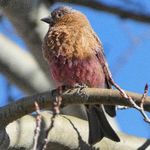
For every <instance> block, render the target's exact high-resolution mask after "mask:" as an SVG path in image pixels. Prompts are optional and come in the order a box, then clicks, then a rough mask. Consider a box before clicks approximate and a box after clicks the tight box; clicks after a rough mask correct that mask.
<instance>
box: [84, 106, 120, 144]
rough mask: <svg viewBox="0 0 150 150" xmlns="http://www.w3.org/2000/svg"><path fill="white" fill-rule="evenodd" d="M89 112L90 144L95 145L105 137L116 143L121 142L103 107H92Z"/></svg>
mask: <svg viewBox="0 0 150 150" xmlns="http://www.w3.org/2000/svg"><path fill="white" fill-rule="evenodd" d="M87 111H88V120H89V144H91V145H93V144H95V143H96V142H98V141H100V140H101V139H102V138H103V137H107V138H109V139H111V140H113V141H116V142H119V141H120V139H119V137H118V135H117V134H116V133H115V131H114V130H113V129H112V127H111V126H110V124H109V122H108V120H107V118H106V116H105V114H104V111H103V109H102V106H100V107H96V106H90V107H89V108H88V110H87Z"/></svg>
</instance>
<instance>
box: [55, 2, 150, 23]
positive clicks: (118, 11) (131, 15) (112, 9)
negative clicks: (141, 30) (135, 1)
mask: <svg viewBox="0 0 150 150" xmlns="http://www.w3.org/2000/svg"><path fill="white" fill-rule="evenodd" d="M56 1H57V2H67V3H72V4H79V5H82V6H87V7H90V8H93V9H95V10H99V11H104V12H107V13H111V14H114V15H116V16H118V17H120V18H122V19H132V20H135V21H140V22H145V23H150V15H146V14H144V13H143V14H142V13H138V12H135V11H129V10H125V9H123V8H120V7H116V6H110V5H107V4H105V3H103V2H101V1H96V0H92V1H91V0H69V1H65V0H56Z"/></svg>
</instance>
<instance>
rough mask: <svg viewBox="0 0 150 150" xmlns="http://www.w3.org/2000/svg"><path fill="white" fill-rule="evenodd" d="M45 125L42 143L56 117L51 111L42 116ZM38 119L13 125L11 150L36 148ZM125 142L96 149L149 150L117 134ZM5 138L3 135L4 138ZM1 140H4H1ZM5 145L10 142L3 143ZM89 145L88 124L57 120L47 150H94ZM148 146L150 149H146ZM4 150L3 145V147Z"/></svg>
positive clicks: (67, 118)
mask: <svg viewBox="0 0 150 150" xmlns="http://www.w3.org/2000/svg"><path fill="white" fill-rule="evenodd" d="M40 114H41V116H42V118H43V119H42V124H43V125H44V126H43V127H42V128H41V131H42V132H41V134H40V139H41V141H40V142H41V143H42V139H44V138H43V135H44V134H45V130H47V128H48V125H49V123H50V118H51V117H52V114H51V113H50V112H48V111H46V112H41V113H40ZM35 122H36V119H35V116H30V115H27V116H24V117H22V118H21V119H19V120H17V121H15V122H13V123H11V124H9V125H8V126H7V127H6V132H7V133H5V134H7V136H8V137H9V138H8V139H7V143H9V144H7V145H5V146H7V147H5V148H4V149H7V148H8V147H15V148H19V147H25V148H26V149H28V150H30V149H31V147H32V144H33V137H34V129H35V127H36V123H35ZM19 131H20V132H19ZM117 134H118V135H119V137H120V138H121V142H119V143H116V142H113V141H111V140H109V139H107V138H103V140H102V141H101V142H99V143H97V144H96V145H94V147H95V149H96V148H97V149H107V150H112V147H113V150H120V149H122V150H133V149H138V148H143V147H144V148H145V149H146V148H148V146H149V144H148V143H147V142H148V140H146V139H144V138H137V137H134V136H129V135H126V134H123V133H117ZM0 135H1V134H0ZM0 139H1V136H0ZM1 142H2V143H3V142H6V141H3V140H1ZM87 142H88V122H87V121H85V120H81V119H78V118H75V117H72V116H61V115H59V116H56V118H55V123H54V127H53V130H51V132H49V136H48V143H49V144H48V147H47V149H57V150H58V149H61V150H70V149H80V150H85V149H86V150H92V149H93V150H94V147H93V148H91V146H89V145H88V144H87ZM145 143H147V146H145ZM0 149H2V148H1V144H0Z"/></svg>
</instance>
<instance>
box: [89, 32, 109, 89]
mask: <svg viewBox="0 0 150 150" xmlns="http://www.w3.org/2000/svg"><path fill="white" fill-rule="evenodd" d="M92 34H93V36H94V38H95V39H96V42H97V45H96V48H95V52H96V57H97V58H98V60H99V62H100V64H101V66H102V68H103V71H104V74H105V78H106V82H107V83H106V84H107V88H109V89H111V88H112V86H111V83H110V80H109V79H110V77H111V72H110V69H109V66H108V63H107V61H106V57H105V54H104V50H103V46H102V43H101V41H100V39H99V38H98V37H97V35H96V33H94V31H93V32H92Z"/></svg>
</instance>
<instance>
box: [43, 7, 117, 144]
mask: <svg viewBox="0 0 150 150" xmlns="http://www.w3.org/2000/svg"><path fill="white" fill-rule="evenodd" d="M41 20H42V21H44V22H46V23H48V24H49V29H48V32H47V34H46V36H45V38H44V41H43V45H42V51H43V55H44V58H45V59H46V61H47V63H48V65H49V68H50V73H51V74H52V76H53V79H54V81H55V82H56V84H57V85H58V86H63V85H66V86H67V85H68V86H69V87H74V86H75V85H76V84H78V85H86V86H88V87H98V88H111V87H110V83H109V81H108V80H107V79H106V74H105V73H104V70H103V61H104V60H105V58H104V53H103V48H102V44H101V42H100V40H99V39H98V37H97V35H96V34H95V32H94V31H93V29H92V28H91V26H90V23H89V22H88V20H87V18H86V16H85V15H84V14H82V13H81V12H79V11H77V10H74V9H72V8H70V7H59V8H57V9H55V10H54V11H52V12H51V16H49V17H47V18H43V19H41ZM104 63H106V62H104ZM104 108H105V111H106V112H107V113H108V114H109V115H110V116H115V107H114V106H111V105H110V106H104ZM87 115H88V121H89V143H90V144H95V143H96V142H98V141H100V140H101V139H102V138H103V137H107V138H109V139H111V140H113V141H117V142H118V141H120V139H119V137H118V135H117V134H116V133H115V131H114V130H113V129H112V127H111V126H110V124H109V122H108V121H107V119H106V116H105V114H104V110H103V109H102V105H99V106H98V105H96V106H95V105H91V106H89V107H87Z"/></svg>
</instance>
